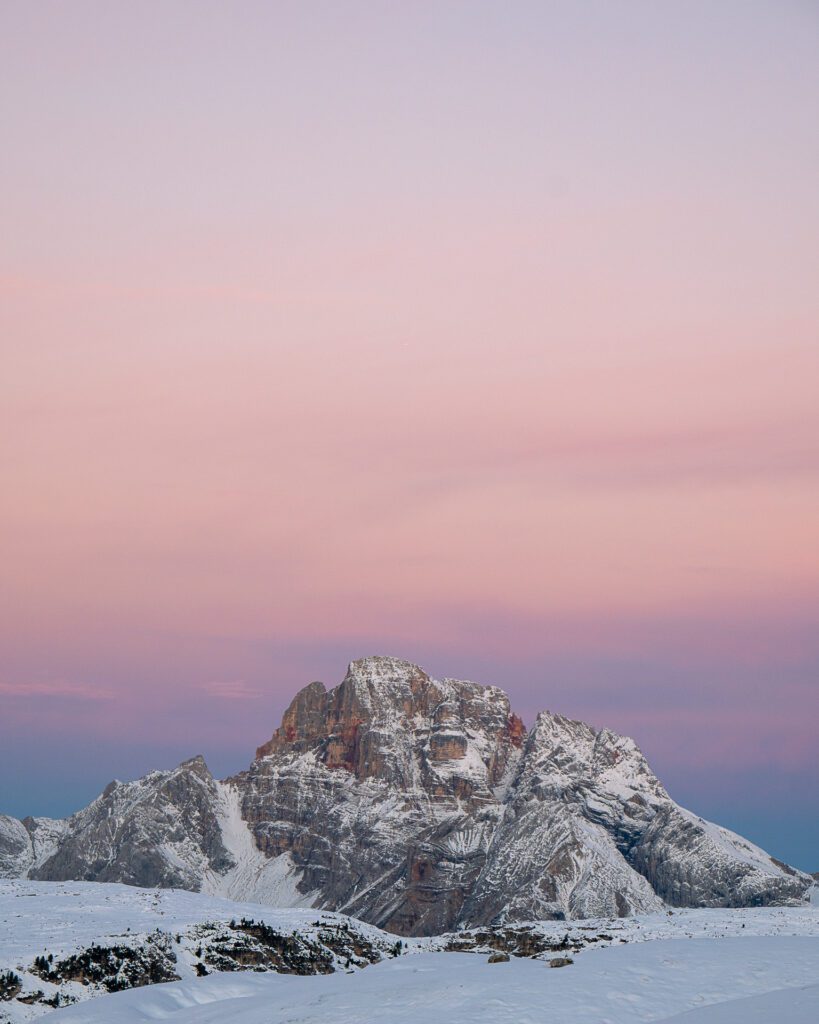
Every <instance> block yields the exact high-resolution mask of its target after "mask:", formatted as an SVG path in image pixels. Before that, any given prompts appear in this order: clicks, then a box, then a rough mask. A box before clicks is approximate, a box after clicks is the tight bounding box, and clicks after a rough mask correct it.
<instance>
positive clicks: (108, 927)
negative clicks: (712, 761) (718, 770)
mask: <svg viewBox="0 0 819 1024" xmlns="http://www.w3.org/2000/svg"><path fill="white" fill-rule="evenodd" d="M242 918H252V919H255V920H256V921H263V922H265V923H266V924H267V925H269V926H270V927H271V928H274V929H276V930H277V932H278V933H279V934H280V935H282V936H290V937H291V939H292V940H293V942H294V943H295V944H296V945H297V947H298V949H297V953H298V952H299V951H304V952H306V954H307V956H308V957H315V955H316V952H318V953H319V954H320V955H324V956H325V959H326V962H325V965H324V967H325V968H326V969H328V970H334V971H335V972H337V973H336V974H332V975H329V976H328V975H325V976H323V977H316V978H298V977H295V976H292V975H282V974H265V975H263V976H262V975H259V974H258V973H254V972H256V971H258V970H269V971H276V970H281V969H290V968H289V966H288V965H284V966H282V965H276V964H275V963H274V964H271V963H269V962H268V963H265V964H261V963H258V962H255V961H253V960H252V959H251V960H249V961H248V960H247V959H246V958H245V959H244V960H242V959H241V958H238V959H234V961H233V962H229V961H225V960H223V959H221V953H220V950H223V949H224V943H225V942H226V941H227V942H228V943H230V942H234V941H235V940H236V939H237V932H236V931H234V930H232V929H231V926H230V922H231V921H235V922H240V920H241V919H242ZM239 932H240V933H241V925H240V926H239ZM509 936H510V933H509V931H508V930H507V929H504V928H499V929H495V930H480V929H479V930H475V931H473V932H471V933H463V932H462V933H459V934H458V935H449V936H447V935H442V936H436V937H432V938H422V939H415V940H404V942H403V944H402V946H401V949H400V952H401V953H402V954H404V955H402V956H400V957H399V958H398V959H392V957H393V956H394V955H395V952H396V949H395V941H396V937H395V936H394V935H389V934H387V933H385V932H381V931H380V930H379V929H377V928H374V927H372V926H368V925H365V924H362V923H361V922H359V921H355V920H352V919H349V918H345V917H344V916H343V915H338V914H329V913H324V912H317V911H315V910H298V909H297V910H284V911H282V910H275V909H272V908H270V907H263V906H260V905H258V904H247V903H236V902H233V901H231V900H225V899H220V898H216V897H210V896H205V895H202V894H197V893H190V892H186V891H182V890H151V889H148V890H146V889H137V888H134V887H131V886H124V885H116V884H101V883H88V882H86V883H83V882H62V883H53V882H30V881H6V882H0V975H1V974H2V973H3V972H4V971H6V970H11V971H13V972H14V973H15V974H16V975H17V976H18V977H19V978H20V980H21V991H20V992H19V993H18V995H20V996H22V997H23V998H24V999H25V998H27V997H28V996H30V995H31V994H33V993H36V992H37V991H38V990H39V991H42V992H43V993H44V995H45V997H46V998H48V999H51V998H53V997H54V996H55V995H57V994H58V995H59V996H60V999H61V1000H62V1001H65V1000H77V1001H79V1002H78V1005H76V1006H75V1007H73V1008H72V1009H71V1014H72V1015H71V1016H67V1015H66V1016H65V1018H63V1012H64V1011H63V1010H60V1011H58V1013H59V1016H58V1018H57V1019H58V1020H62V1019H67V1020H75V1021H78V1020H85V1021H88V1022H89V1024H90V1022H93V1021H103V1020H106V1021H107V1020H110V1021H112V1024H116V1022H117V1021H131V1020H133V1021H140V1020H152V1019H158V1018H159V1017H162V1016H164V1017H169V1019H171V1020H179V1021H182V1022H184V1021H189V1020H190V1021H192V1020H197V1021H199V1020H201V1021H206V1020H220V1021H233V1020H237V1021H242V1020H247V1021H248V1022H249V1024H255V1022H256V1021H257V1020H258V1021H260V1022H261V1021H262V1020H264V1021H265V1022H271V1021H273V1020H276V1019H277V1017H276V1016H275V1013H274V1012H273V1011H274V1010H276V1007H277V1006H281V1007H284V1006H289V1007H290V1008H291V1010H292V1015H293V1016H289V1017H285V1018H284V1019H294V1018H295V1019H298V1020H300V1021H303V1022H305V1024H309V1022H310V1021H314V1020H315V1021H318V1020H322V1021H324V1022H325V1024H332V1022H333V1021H339V1022H343V1021H346V1020H352V1019H357V1020H361V1021H367V1020H378V1021H384V1022H385V1024H389V1022H390V1021H396V1022H400V1021H404V1020H413V1021H416V1022H423V1021H424V1020H430V1021H433V1020H435V1021H436V1024H440V1018H438V1017H436V1014H437V1013H439V1012H440V1013H441V1014H444V1015H446V1016H450V1017H451V1021H449V1022H448V1024H457V1022H458V1021H460V1020H461V1019H474V1020H476V1021H480V1020H487V1021H489V1020H498V1021H503V1020H507V1019H508V1020H519V1021H526V1020H529V1019H538V1020H544V1019H546V1020H549V1019H553V1020H555V1021H556V1022H557V1021H559V1022H560V1024H573V1022H575V1021H577V1022H579V1024H582V1022H584V1021H586V1020H593V1021H594V1022H595V1024H605V1022H606V1021H609V1022H618V1021H621V1020H622V1021H626V1020H628V1021H640V1020H645V1021H650V1020H660V1019H663V1018H662V1017H660V1016H658V1015H657V1014H658V1013H659V1012H660V1010H661V1009H662V1012H663V1013H664V1015H665V1016H671V1015H673V1014H677V1013H681V1012H683V1011H686V1010H689V1009H692V1008H695V1007H697V1006H699V1005H707V1004H710V1003H713V1002H715V1001H717V1000H728V999H741V998H745V997H746V996H749V995H755V994H757V993H762V992H771V991H776V990H778V989H780V988H787V989H789V990H790V989H795V988H796V987H798V986H806V985H809V984H811V983H815V982H817V981H819V907H817V906H804V907H781V908H771V907H768V908H755V909H747V910H727V909H726V910H716V909H714V910H685V911H678V912H673V913H669V912H664V913H659V914H650V915H643V916H640V917H633V918H613V919H612V918H610V919H595V920H584V921H576V922H557V921H541V922H531V923H530V924H528V925H524V926H522V927H521V928H519V929H518V930H517V931H516V932H515V933H514V934H513V936H512V938H513V942H512V944H511V945H507V946H506V947H504V946H503V945H502V943H503V942H504V941H508V940H509ZM238 937H239V938H241V934H239V936H238ZM539 938H542V939H545V940H546V941H545V942H544V943H541V945H540V947H537V940H538V939H539ZM518 940H522V941H523V942H525V943H529V951H530V952H531V949H532V948H540V949H541V950H542V952H540V953H539V955H538V958H537V959H528V958H526V957H521V958H516V957H514V956H513V959H512V960H511V961H510V962H509V963H501V964H492V965H489V964H487V962H486V960H487V957H486V954H487V953H488V952H492V950H493V947H494V948H498V947H499V944H500V948H507V949H509V950H511V951H512V952H513V953H514V952H515V950H516V949H517V951H518V952H520V951H521V949H522V948H523V947H522V946H520V945H518V946H516V944H515V943H516V942H517V941H518ZM339 943H340V945H339ZM464 943H465V944H466V945H467V946H468V947H469V948H473V949H475V950H476V952H474V953H470V954H463V953H459V952H445V950H447V949H450V950H451V949H452V947H453V945H457V944H464ZM311 944H312V945H311ZM351 944H352V945H351ZM550 944H551V947H550ZM555 945H556V946H557V948H555ZM93 946H96V947H97V949H98V950H99V949H100V948H102V949H106V948H114V947H115V948H117V949H119V950H120V951H121V950H122V949H123V948H126V949H127V948H130V949H134V950H136V951H140V955H141V956H142V957H143V958H145V957H148V958H150V956H151V955H152V952H153V954H157V951H159V952H160V953H163V956H164V958H165V959H164V962H165V964H166V966H167V965H168V963H169V962H170V968H169V971H168V974H169V975H170V977H177V978H179V979H181V980H180V981H178V982H177V981H167V980H166V983H164V984H152V985H150V987H145V988H139V989H133V990H132V991H131V992H129V993H117V995H116V996H109V995H106V994H104V991H105V989H104V986H101V985H99V984H97V985H95V984H89V985H85V984H82V983H81V981H78V980H72V979H71V978H63V979H55V980H54V981H53V982H50V981H48V980H47V979H44V978H43V975H42V973H41V972H40V973H38V972H37V970H36V965H35V963H34V960H35V957H41V956H44V955H45V956H48V955H49V954H50V955H51V956H52V957H53V965H54V967H55V968H56V967H57V965H58V964H59V963H60V961H61V960H64V959H65V958H66V957H71V956H76V955H78V954H83V953H85V952H87V951H88V949H89V948H90V947H93ZM353 947H354V948H353ZM461 948H463V946H461ZM640 950H642V951H643V952H640ZM406 954H412V955H406ZM566 955H568V956H570V957H571V958H573V960H574V962H573V963H571V964H569V965H568V966H566V967H564V968H561V969H559V970H550V969H549V968H548V962H549V961H550V960H552V959H553V958H555V956H566ZM169 956H170V961H168V957H169ZM379 958H380V959H381V960H382V962H381V963H375V964H374V965H373V966H367V969H366V970H365V971H355V976H353V975H348V974H347V973H345V972H346V971H349V970H351V969H352V968H357V967H364V966H366V965H367V964H368V963H372V962H373V961H374V960H378V959H379ZM126 959H127V958H126ZM399 964H402V965H404V966H403V967H402V968H401V969H399V968H398V965H399ZM140 966H141V965H140ZM307 966H308V968H310V969H313V968H314V967H315V962H314V963H313V964H312V966H311V965H310V964H308V965H307ZM201 968H206V969H207V970H208V971H210V972H213V973H210V974H209V976H208V977H198V974H199V973H201V970H200V969H201ZM322 969H324V968H322ZM224 971H230V972H236V971H246V972H248V973H219V972H224ZM533 972H534V973H533ZM362 978H363V979H364V980H363V981H361V980H360V979H362ZM149 980H150V981H158V980H165V979H162V978H156V977H151V978H150V979H149ZM139 983H140V984H142V983H143V980H140V981H139ZM119 987H121V986H119ZM791 996H792V998H791ZM782 998H783V999H785V996H783V997H782ZM800 998H801V997H800ZM810 998H812V997H809V996H805V997H804V999H802V1002H803V1003H805V1000H808V1002H807V1003H805V1005H807V1006H810V1005H812V1004H811V1003H810V1002H809V999H810ZM788 999H789V1000H790V1002H789V1003H788V1004H787V1005H788V1007H789V1009H787V1011H785V1010H783V1013H785V1012H787V1014H791V1012H792V1013H794V1014H795V1013H796V1012H797V1009H796V1008H795V1007H796V1004H795V1003H794V1000H795V999H796V994H795V993H791V995H789V996H788ZM98 1004H99V1007H100V1008H99V1009H98V1008H97V1006H98ZM792 1004H793V1005H792ZM782 1005H783V1006H784V1005H785V1003H783V1004H782ZM260 1006H264V1007H266V1008H267V1012H268V1016H267V1017H260V1016H258V1013H259V1007H260ZM376 1006H377V1007H378V1010H377V1011H376V1010H375V1009H373V1008H374V1007H376ZM547 1006H548V1007H549V1008H551V1007H556V1008H557V1009H560V1008H561V1007H564V1008H565V1009H566V1015H565V1016H560V1015H559V1014H557V1010H556V1015H555V1016H553V1017H547V1018H544V1016H543V1010H544V1007H547ZM328 1007H331V1009H330V1008H328ZM458 1007H462V1009H460V1010H459V1009H458ZM481 1007H484V1009H483V1010H482V1009H481ZM48 1010H49V1007H48V1005H47V1004H46V1003H45V1002H44V1000H43V999H42V998H41V999H39V1000H37V1001H36V1002H33V1003H29V1002H25V1001H21V1000H20V999H18V998H16V997H14V998H12V999H10V1000H6V1001H3V1000H0V1021H4V1022H6V1021H10V1022H12V1024H20V1022H23V1021H29V1020H31V1019H33V1018H35V1017H42V1015H43V1014H44V1013H46V1012H48ZM456 1011H457V1012H458V1013H461V1017H458V1016H457V1013H456ZM561 1012H563V1011H562V1010H561ZM737 1012H739V1011H737ZM799 1012H801V1011H799ZM355 1013H358V1017H355ZM481 1013H483V1014H484V1015H483V1016H481ZM629 1013H632V1016H628V1014H629ZM177 1014H178V1016H177ZM254 1014H256V1016H254ZM345 1014H347V1015H346V1016H345ZM504 1014H506V1016H504ZM527 1014H529V1015H530V1016H527ZM595 1014H596V1016H595ZM322 1015H323V1016H322ZM470 1015H471V1017H470ZM532 1015H534V1016H532ZM716 1019H717V1018H714V1020H716ZM776 1019H777V1020H779V1021H780V1022H782V1024H785V1022H788V1024H790V1022H791V1021H793V1022H794V1024H795V1022H796V1021H798V1020H799V1018H798V1017H796V1016H787V1015H785V1016H781V1015H776ZM709 1020H710V1018H709ZM728 1020H730V1018H728ZM692 1024H699V1022H692ZM731 1024H732V1022H731Z"/></svg>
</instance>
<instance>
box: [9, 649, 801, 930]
mask: <svg viewBox="0 0 819 1024" xmlns="http://www.w3.org/2000/svg"><path fill="white" fill-rule="evenodd" d="M0 875H3V876H6V877H28V878H33V879H42V880H57V881H60V880H67V879H85V880H94V881H121V882H128V883H130V884H133V885H143V886H160V887H174V886H175V887H179V888H184V889H190V890H199V891H203V892H206V893H210V894H212V895H218V896H225V897H229V898H231V899H243V900H254V901H258V902H262V903H267V904H269V905H274V906H291V907H293V906H310V907H317V908H319V907H320V908H322V909H324V910H336V911H340V912H343V913H345V914H349V915H352V916H354V917H357V918H360V919H362V920H364V921H367V922H370V923H372V924H375V925H378V926H379V927H382V928H386V929H388V930H389V931H392V932H395V933H398V934H402V935H430V934H435V933H440V932H443V931H450V930H453V929H456V928H465V927H471V926H480V925H486V924H490V923H495V924H497V923H500V922H514V921H524V920H532V919H561V918H564V917H565V918H568V917H590V916H597V917H600V916H617V915H620V916H626V915H630V914H634V913H645V912H650V911H652V910H657V909H660V908H662V907H664V906H666V905H669V904H670V905H672V906H687V907H697V906H722V907H737V906H755V905H772V904H785V903H791V902H799V901H803V900H805V899H806V897H807V893H808V892H809V890H810V889H811V886H812V879H811V878H810V877H809V876H808V875H806V874H804V873H802V872H799V871H796V870H794V869H793V868H790V867H788V866H787V865H784V864H781V863H780V862H779V861H775V860H773V859H772V858H771V857H770V856H768V854H766V853H765V852H764V851H763V850H760V849H759V848H758V847H755V846H753V845H752V844H750V843H748V842H747V841H746V840H744V839H742V838H741V837H740V836H737V835H734V834H733V833H731V832H729V831H727V830H726V829H723V828H720V827H719V826H717V825H713V824H711V823H709V822H706V821H703V820H702V819H701V818H698V817H697V816H696V815H693V814H691V813H690V812H688V811H686V810H683V809H682V808H681V807H679V806H678V805H677V804H675V803H674V802H673V801H672V800H671V798H670V797H669V796H668V794H667V793H666V791H665V790H664V789H663V787H662V785H661V784H660V782H659V780H658V779H657V778H656V776H655V775H654V774H653V772H652V771H651V769H650V768H649V766H648V764H647V762H646V760H645V758H644V757H643V755H642V754H641V752H640V750H639V749H638V748H637V746H636V744H635V743H634V742H633V741H632V740H630V739H626V738H624V737H621V736H618V735H616V734H615V733H612V732H610V731H608V730H606V729H604V730H601V731H599V732H598V731H596V730H594V729H592V728H591V727H590V726H588V725H586V724H584V723H582V722H575V721H571V720H569V719H566V718H563V717H562V716H560V715H555V714H551V713H548V712H542V713H541V714H540V715H539V716H538V718H537V720H536V722H535V724H534V726H533V727H532V729H531V730H530V731H529V732H527V731H526V729H525V728H524V726H523V723H522V722H521V720H520V719H519V718H518V717H517V716H516V715H514V714H513V713H512V711H511V708H510V705H509V698H508V697H507V695H506V694H505V693H504V692H503V691H502V690H500V689H497V688H496V687H482V686H479V685H477V684H475V683H470V682H462V681H458V680H452V679H445V680H435V679H432V678H431V677H430V676H429V675H427V673H426V672H424V671H423V669H421V668H419V667H418V666H416V665H412V664H410V663H409V662H406V661H401V660H399V659H396V658H386V657H373V658H365V659H362V660H360V661H355V662H353V663H352V664H351V665H350V666H349V668H348V671H347V674H346V676H345V678H344V680H343V681H342V682H341V684H340V685H338V686H337V687H335V688H333V689H331V690H329V691H328V690H326V689H325V687H324V685H323V684H322V683H311V684H310V685H309V686H307V687H305V688H304V689H303V690H301V691H300V692H299V693H298V694H297V695H296V697H295V699H294V700H293V702H292V704H291V705H290V707H289V708H288V709H287V711H286V712H285V714H284V718H283V720H282V724H281V726H280V728H279V729H277V730H276V731H275V733H274V734H273V737H272V738H271V739H270V740H269V741H268V742H267V743H265V744H264V745H263V746H261V747H260V748H259V749H258V751H257V752H256V758H255V759H254V761H253V763H252V764H251V766H250V768H249V769H248V770H247V771H246V772H243V773H241V774H240V775H239V776H236V777H235V778H232V779H227V780H226V781H224V782H219V781H216V780H214V779H213V778H212V776H211V775H210V772H209V771H208V769H207V766H206V765H205V762H204V760H203V759H202V758H201V757H196V758H192V759H191V760H189V761H186V762H184V763H183V764H181V765H180V766H179V767H178V768H176V769H174V770H173V771H170V772H152V773H150V774H149V775H147V776H145V778H143V779H140V780H138V781H136V782H131V783H118V782H115V783H111V784H110V785H109V786H108V787H107V788H106V789H105V790H104V792H103V793H102V794H101V795H100V796H99V797H98V798H97V799H96V800H95V801H94V802H93V803H92V804H90V805H89V806H88V807H87V808H85V809H84V810H82V811H80V812H78V813H77V814H75V815H73V816H72V817H71V818H68V819H66V820H65V821H52V820H50V819H42V818H37V819H32V818H27V819H25V820H24V821H22V822H20V821H17V820H16V819H13V818H5V817H0Z"/></svg>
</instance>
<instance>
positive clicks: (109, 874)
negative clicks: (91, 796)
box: [26, 757, 233, 890]
mask: <svg viewBox="0 0 819 1024" xmlns="http://www.w3.org/2000/svg"><path fill="white" fill-rule="evenodd" d="M216 799H217V789H216V783H215V782H214V780H213V778H212V776H211V774H210V772H209V771H208V768H207V765H206V764H205V762H204V760H203V759H202V758H201V757H195V758H192V759H191V760H189V761H185V762H184V763H183V764H181V765H180V766H179V767H178V768H175V769H174V770H173V771H170V772H151V773H150V774H149V775H146V776H145V777H144V778H142V779H139V780H138V781H137V782H128V783H119V782H112V783H110V785H108V786H107V787H106V788H105V790H104V791H103V793H102V794H101V795H100V796H98V797H97V799H96V800H95V801H94V802H93V803H91V804H89V806H88V807H86V808H85V809H84V810H82V811H79V812H78V813H77V814H75V815H73V816H72V817H71V818H69V819H68V821H67V822H66V828H65V831H64V834H63V836H62V837H61V840H60V841H59V842H57V843H55V844H54V848H53V852H51V853H50V855H47V856H41V857H40V858H39V863H37V864H35V865H34V866H33V867H32V869H31V870H30V871H29V873H28V874H29V877H30V878H36V879H40V880H41V881H66V880H69V879H79V880H84V881H89V882H125V883H126V884H129V885H141V886H149V887H150V886H156V887H159V888H179V889H192V890H198V889H199V888H200V886H201V882H202V878H203V875H204V873H205V872H206V871H208V870H209V869H215V870H227V869H228V868H229V867H231V866H232V864H233V862H232V860H231V859H230V856H229V855H228V852H227V850H226V849H225V848H224V846H223V845H222V838H221V829H220V825H219V821H218V819H217V816H216V813H215V803H216ZM26 820H27V821H29V820H30V819H26Z"/></svg>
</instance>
